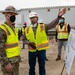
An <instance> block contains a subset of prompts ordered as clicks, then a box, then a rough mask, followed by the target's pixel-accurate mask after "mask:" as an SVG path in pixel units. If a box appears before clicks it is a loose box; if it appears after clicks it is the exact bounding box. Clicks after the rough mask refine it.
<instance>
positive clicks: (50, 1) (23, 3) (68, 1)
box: [0, 0, 75, 10]
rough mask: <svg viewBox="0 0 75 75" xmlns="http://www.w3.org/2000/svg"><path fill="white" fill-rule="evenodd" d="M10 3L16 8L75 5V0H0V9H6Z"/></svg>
mask: <svg viewBox="0 0 75 75" xmlns="http://www.w3.org/2000/svg"><path fill="white" fill-rule="evenodd" d="M8 5H13V6H15V7H16V9H21V8H33V7H46V6H58V5H59V6H61V5H75V0H0V10H4V9H5V7H6V6H8Z"/></svg>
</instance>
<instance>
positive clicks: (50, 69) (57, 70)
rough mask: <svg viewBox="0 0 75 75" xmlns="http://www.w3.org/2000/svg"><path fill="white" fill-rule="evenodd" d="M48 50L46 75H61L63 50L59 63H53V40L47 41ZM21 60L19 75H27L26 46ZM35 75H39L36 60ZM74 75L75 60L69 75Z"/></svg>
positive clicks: (54, 43) (55, 52)
mask: <svg viewBox="0 0 75 75" xmlns="http://www.w3.org/2000/svg"><path fill="white" fill-rule="evenodd" d="M49 45H50V48H49V49H48V50H47V52H46V55H47V58H48V61H46V75H61V71H62V68H63V66H64V48H62V56H61V60H60V61H55V59H56V57H57V52H58V50H57V43H56V42H55V41H54V40H50V41H49ZM20 46H21V48H22V41H20ZM21 59H22V62H20V67H19V68H20V69H19V70H20V71H19V72H20V75H28V69H29V65H28V48H27V45H26V46H25V49H21ZM36 61H37V63H36V68H35V69H36V70H35V71H36V75H39V67H38V60H36ZM0 68H1V67H0ZM0 75H2V72H1V70H0ZM62 75H66V69H65V68H64V71H63V74H62ZM70 75H75V60H74V62H73V65H72V69H71V74H70Z"/></svg>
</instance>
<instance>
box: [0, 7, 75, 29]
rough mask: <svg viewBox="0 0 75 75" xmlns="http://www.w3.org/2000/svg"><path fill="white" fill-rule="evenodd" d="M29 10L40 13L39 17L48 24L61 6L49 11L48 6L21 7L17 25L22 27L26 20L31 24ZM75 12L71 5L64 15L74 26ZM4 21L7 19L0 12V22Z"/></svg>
mask: <svg viewBox="0 0 75 75" xmlns="http://www.w3.org/2000/svg"><path fill="white" fill-rule="evenodd" d="M29 10H30V11H33V12H36V13H38V15H39V19H43V20H44V23H45V24H47V23H50V22H51V21H52V20H54V19H55V18H56V17H57V16H58V11H59V8H51V9H50V11H48V8H38V9H36V8H35V9H34V8H33V9H21V10H19V11H18V13H19V15H18V16H17V19H16V26H17V27H19V28H21V27H22V26H23V23H24V22H25V21H26V22H27V24H28V25H30V20H29ZM74 14H75V7H71V8H70V11H67V13H66V14H65V15H64V16H65V20H66V22H68V23H69V24H70V25H71V27H73V26H74V24H75V19H74V17H75V16H74ZM3 21H5V19H4V16H3V15H2V14H1V12H0V23H2V22H3ZM52 30H54V29H52Z"/></svg>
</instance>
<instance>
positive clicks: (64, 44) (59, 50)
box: [58, 40, 67, 56]
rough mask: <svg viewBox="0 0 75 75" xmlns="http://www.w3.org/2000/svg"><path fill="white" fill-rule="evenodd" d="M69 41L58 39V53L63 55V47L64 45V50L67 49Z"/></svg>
mask: <svg viewBox="0 0 75 75" xmlns="http://www.w3.org/2000/svg"><path fill="white" fill-rule="evenodd" d="M66 45H67V41H60V40H58V55H59V56H61V49H62V46H64V50H66Z"/></svg>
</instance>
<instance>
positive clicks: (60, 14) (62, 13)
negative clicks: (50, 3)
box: [58, 8, 67, 16]
mask: <svg viewBox="0 0 75 75" xmlns="http://www.w3.org/2000/svg"><path fill="white" fill-rule="evenodd" d="M66 11H67V9H66V8H64V9H62V10H59V12H58V16H62V15H64V14H65V13H66Z"/></svg>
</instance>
